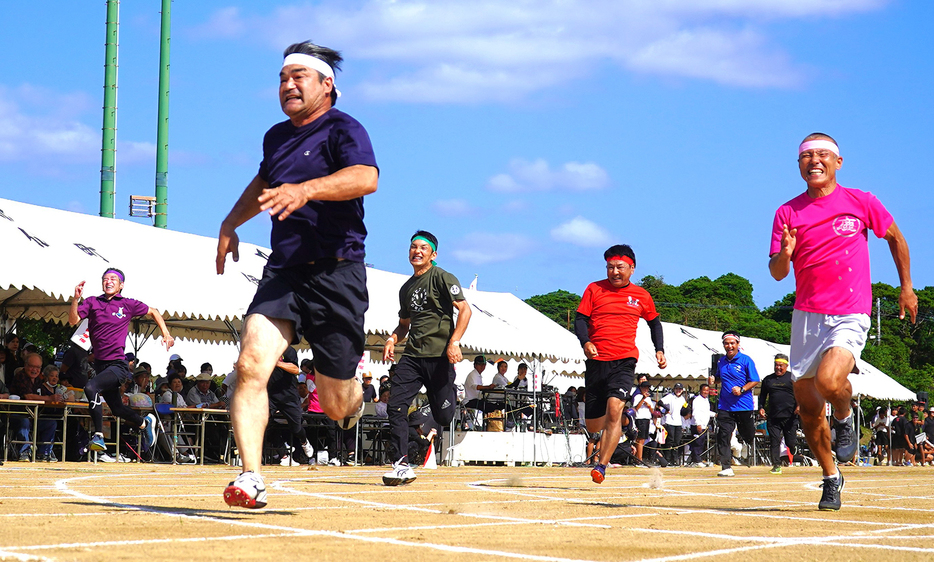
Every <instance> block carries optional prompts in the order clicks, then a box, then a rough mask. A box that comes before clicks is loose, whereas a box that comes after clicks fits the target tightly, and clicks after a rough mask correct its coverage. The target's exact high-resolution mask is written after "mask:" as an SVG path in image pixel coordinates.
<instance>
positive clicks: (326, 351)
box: [246, 259, 369, 380]
mask: <svg viewBox="0 0 934 562" xmlns="http://www.w3.org/2000/svg"><path fill="white" fill-rule="evenodd" d="M368 307H369V297H368V295H367V290H366V266H364V265H363V264H362V263H360V262H354V261H339V260H336V259H323V260H318V261H317V262H316V263H313V264H302V265H296V266H292V267H287V268H283V269H271V268H269V267H267V268H265V269H264V270H263V278H262V280H260V282H259V287H257V288H256V296H254V297H253V302H252V303H250V307H249V308H248V309H247V311H246V314H247V316H249V315H250V314H261V315H263V316H265V317H267V318H279V319H282V320H288V321H290V322H292V323H293V324H294V326H295V335H294V336H293V339H292V341H291V342H289V343H290V344H291V345H295V344H297V343H298V342H299V341H301V338H302V336H304V337H305V341H307V342H308V344H309V345H310V346H311V351H312V353H314V363H315V371H317V372H319V373H321V374H322V375H324V376H327V377H331V378H335V379H343V380H347V379H352V378H353V377H354V375H355V374H356V371H357V364H358V363H359V362H360V357H362V356H363V344H364V342H365V335H364V331H363V315H364V314H365V313H366V309H367V308H368Z"/></svg>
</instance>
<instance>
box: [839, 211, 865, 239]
mask: <svg viewBox="0 0 934 562" xmlns="http://www.w3.org/2000/svg"><path fill="white" fill-rule="evenodd" d="M832 227H833V231H834V233H835V234H836V235H837V236H843V237H845V238H849V237H850V236H855V235H857V234H859V233H860V231H861V230H862V229H863V221H861V220H859V219H858V218H856V217H854V216H853V215H840V216H839V217H837V218H835V219H833V225H832Z"/></svg>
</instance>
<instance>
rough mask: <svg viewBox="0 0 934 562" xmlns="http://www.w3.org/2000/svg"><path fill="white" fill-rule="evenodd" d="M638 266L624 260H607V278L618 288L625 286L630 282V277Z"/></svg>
mask: <svg viewBox="0 0 934 562" xmlns="http://www.w3.org/2000/svg"><path fill="white" fill-rule="evenodd" d="M635 270H636V267H635V266H633V265H629V264H628V263H626V262H624V261H623V260H608V261H607V262H606V280H607V281H609V282H610V285H613V286H614V287H616V288H620V287H625V286H626V285H628V284H629V278H630V277H632V274H633V272H635Z"/></svg>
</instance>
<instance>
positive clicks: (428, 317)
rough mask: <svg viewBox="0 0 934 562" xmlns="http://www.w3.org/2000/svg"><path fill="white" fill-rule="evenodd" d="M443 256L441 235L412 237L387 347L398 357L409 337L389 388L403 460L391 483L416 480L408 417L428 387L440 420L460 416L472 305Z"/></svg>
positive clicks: (386, 479) (386, 352)
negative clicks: (457, 375)
mask: <svg viewBox="0 0 934 562" xmlns="http://www.w3.org/2000/svg"><path fill="white" fill-rule="evenodd" d="M437 257H438V239H437V238H436V237H435V235H434V234H432V233H430V232H428V231H425V230H419V231H417V232H416V233H415V234H413V235H412V237H411V238H410V239H409V264H411V266H412V276H411V277H410V278H409V279H408V280H407V281H406V282H405V283H403V284H402V288H400V289H399V324H398V325H397V326H396V328H395V329H394V330H393V332H392V334H390V335H389V338H387V340H386V345H385V346H383V361H393V360H394V359H395V346H396V344H398V343H399V342H401V341H402V339H404V338H405V339H407V341H406V345H405V350H404V351H403V352H402V359H400V360H399V363H398V365H397V366H396V371H395V374H394V375H393V377H392V387H391V388H390V390H389V407H388V411H389V431H390V434H391V435H392V438H391V441H392V445H393V446H394V447H395V454H397V455H399V459H398V460H396V461H395V462H394V463H393V465H392V470H390V471H389V472H387V473H386V474H384V475H383V484H385V485H387V486H398V485H399V484H408V483H410V482H412V481H414V480H415V478H416V476H415V471H413V470H412V468H411V467H410V466H409V458H408V454H407V451H408V442H409V429H408V422H407V421H406V416H407V414H408V412H409V407H410V406H411V405H412V400H413V399H414V398H415V395H416V394H417V393H418V391H419V390H420V389H421V388H422V386H424V387H425V388H426V389H427V394H428V403H429V404H430V405H431V412H432V415H433V416H434V419H435V421H436V422H437V423H438V424H440V425H441V427H444V426H447V425H449V424H450V423H451V420H453V419H454V410H455V405H456V404H457V390H456V388H455V387H454V365H455V364H457V363H459V362H460V361H461V360H462V359H463V355H462V353H461V342H460V339H461V337H463V335H464V332H466V331H467V324H468V322H470V305H469V304H467V299H465V298H464V291H462V290H461V284H460V281H458V280H457V277H455V276H454V275H452V274H450V273H448V272H447V271H445V270H444V269H441V268H440V267H438V266H437V265H436V264H435V258H437ZM455 310H456V311H457V322H456V323H455V321H454V312H455Z"/></svg>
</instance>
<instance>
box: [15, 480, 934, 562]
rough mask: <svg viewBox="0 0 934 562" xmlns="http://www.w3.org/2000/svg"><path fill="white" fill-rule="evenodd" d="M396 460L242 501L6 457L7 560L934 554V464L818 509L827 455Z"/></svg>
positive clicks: (196, 487)
mask: <svg viewBox="0 0 934 562" xmlns="http://www.w3.org/2000/svg"><path fill="white" fill-rule="evenodd" d="M384 470H385V469H383V468H374V467H317V468H309V467H290V468H285V467H274V468H270V469H269V470H268V471H267V472H266V473H265V475H266V484H267V487H268V488H269V505H268V507H267V508H265V509H262V510H243V509H231V508H228V507H227V506H226V505H225V504H224V502H223V499H222V497H221V492H222V491H223V488H224V486H225V485H226V484H227V482H228V481H229V480H231V479H232V477H233V476H234V475H235V472H236V471H235V470H234V469H231V468H230V467H226V466H214V467H203V468H202V467H188V466H168V465H140V464H120V465H115V464H98V465H96V466H94V465H90V464H86V463H84V464H77V463H56V464H35V465H33V464H28V463H8V464H7V465H6V466H3V467H0V559H3V560H80V561H99V560H100V561H111V560H141V559H147V560H220V559H224V560H280V559H284V560H319V561H323V560H341V561H346V560H355V561H356V560H362V561H364V562H373V561H377V560H394V561H401V560H404V561H406V562H410V561H421V560H425V561H428V560H431V561H436V560H464V561H467V560H471V561H473V560H494V559H500V560H501V559H509V558H512V559H523V560H548V561H551V560H594V561H603V560H606V561H609V560H656V561H675V560H688V559H690V560H703V559H709V560H712V561H714V560H716V561H719V560H723V559H740V557H742V558H747V557H750V556H753V555H754V556H755V559H756V560H788V561H799V560H834V561H840V560H878V559H879V557H880V556H887V555H894V556H895V557H896V558H897V559H898V560H900V561H904V560H932V559H934V467H915V468H894V467H877V468H855V467H854V468H848V469H847V468H844V469H843V470H844V474H845V475H846V478H847V483H846V488H845V490H844V493H843V501H844V507H843V509H842V510H841V511H839V512H821V511H818V510H817V501H818V499H819V498H820V490H819V489H818V488H817V485H818V484H819V482H820V472H819V470H818V469H816V468H787V469H785V473H784V474H782V475H780V476H773V475H770V474H768V468H767V467H759V468H741V467H740V468H737V469H736V477H735V478H717V477H716V472H717V470H718V469H717V468H707V469H696V468H693V469H689V468H674V469H663V470H661V471H655V472H654V474H653V471H651V470H649V469H644V468H629V467H627V468H623V469H617V470H610V471H609V473H608V477H607V479H606V481H605V482H604V483H603V484H601V485H597V484H593V483H592V482H591V481H590V477H589V469H581V468H529V467H525V468H510V467H461V468H445V467H442V468H440V469H438V470H433V471H428V470H420V471H418V475H419V477H418V480H416V481H415V482H414V483H412V484H410V485H408V486H404V487H398V488H389V487H385V486H383V485H382V484H381V480H380V475H381V474H382V472H383V471H384Z"/></svg>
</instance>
